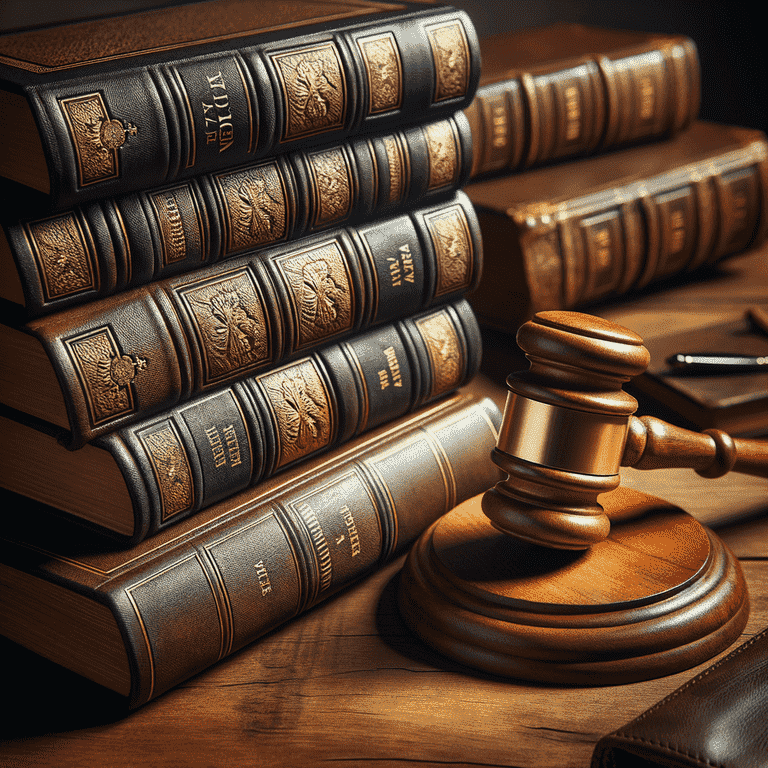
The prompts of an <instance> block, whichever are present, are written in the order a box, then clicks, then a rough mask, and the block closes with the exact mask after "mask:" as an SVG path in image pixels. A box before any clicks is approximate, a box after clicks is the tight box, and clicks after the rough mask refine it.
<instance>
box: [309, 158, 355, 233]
mask: <svg viewBox="0 0 768 768" xmlns="http://www.w3.org/2000/svg"><path fill="white" fill-rule="evenodd" d="M308 160H309V168H310V171H311V173H312V181H313V182H314V189H315V199H316V210H315V222H314V224H315V226H325V225H328V224H334V223H337V222H340V221H343V220H344V219H346V218H347V216H349V212H350V210H351V209H352V171H351V169H350V167H349V162H348V160H347V157H346V155H345V154H344V151H343V150H342V149H340V148H334V149H329V150H326V151H324V152H313V153H311V154H309V156H308Z"/></svg>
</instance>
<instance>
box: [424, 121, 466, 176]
mask: <svg viewBox="0 0 768 768" xmlns="http://www.w3.org/2000/svg"><path fill="white" fill-rule="evenodd" d="M425 135H426V138H427V148H428V150H429V188H430V189H439V188H440V187H445V186H448V185H449V184H453V183H454V182H455V180H456V178H457V176H458V174H459V150H458V147H457V145H456V137H455V136H454V134H453V129H452V128H451V124H450V123H449V122H448V121H447V120H442V121H441V122H439V123H432V124H431V125H429V126H427V128H426V131H425Z"/></svg>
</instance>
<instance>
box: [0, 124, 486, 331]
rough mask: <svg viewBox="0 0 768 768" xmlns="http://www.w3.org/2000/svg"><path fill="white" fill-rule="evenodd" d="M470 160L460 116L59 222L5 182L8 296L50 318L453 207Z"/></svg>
mask: <svg viewBox="0 0 768 768" xmlns="http://www.w3.org/2000/svg"><path fill="white" fill-rule="evenodd" d="M471 163H472V137H471V134H470V131H469V124H468V122H467V119H466V117H465V116H464V113H463V112H461V111H459V112H457V113H455V114H454V115H452V116H450V117H447V118H445V119H443V120H437V121H433V122H429V123H425V124H423V125H420V126H416V127H413V128H406V129H403V130H397V131H391V132H388V133H385V134H374V135H371V136H366V137H364V138H363V137H360V138H357V139H354V140H350V141H348V142H341V143H339V144H335V145H332V146H330V147H318V148H316V149H304V148H302V149H297V150H294V151H292V152H288V153H285V154H283V155H276V156H275V157H273V158H270V159H269V160H263V161H260V162H256V163H250V164H248V165H244V166H238V167H237V168H234V169H231V170H227V171H221V172H217V173H210V174H202V175H200V176H195V177H194V178H192V179H188V180H184V181H180V182H178V183H176V184H174V185H172V186H164V187H161V188H154V189H150V190H143V191H140V192H137V193H131V194H127V195H120V196H118V197H111V198H106V197H105V198H102V199H99V200H95V201H93V202H92V203H89V204H85V205H81V206H77V207H76V208H73V209H70V210H68V211H64V212H62V213H58V214H55V215H51V214H50V213H48V212H46V213H45V215H40V214H39V213H38V214H37V215H33V214H32V212H33V211H36V212H39V211H40V210H41V205H40V201H39V199H37V200H30V199H29V198H30V196H29V195H26V196H20V195H19V194H18V191H19V189H20V188H19V186H18V185H14V188H15V189H11V188H9V187H10V185H9V184H7V183H6V189H5V193H4V194H5V195H6V197H7V199H6V207H5V213H4V217H5V222H6V224H5V231H3V230H0V275H2V277H3V279H2V280H0V298H3V299H5V300H6V301H9V302H12V303H14V304H18V305H20V306H22V307H23V308H24V312H25V316H26V317H28V318H31V317H37V316H40V315H43V314H50V313H51V312H55V311H58V310H61V309H65V308H66V307H69V306H74V305H76V304H83V303H85V302H87V301H93V300H95V299H98V298H102V297H104V296H108V295H111V294H114V293H119V292H120V291H124V290H128V289H130V288H134V287H136V286H139V285H144V284H146V283H149V282H152V281H153V280H160V279H162V278H164V277H168V276H170V275H174V274H179V273H181V272H187V271H191V270H193V269H199V268H200V267H203V266H205V265H207V264H212V263H214V262H218V261H221V260H223V259H226V258H228V257H230V256H232V255H233V254H236V253H240V252H243V251H245V250H248V249H252V248H263V247H266V246H267V245H270V244H273V243H278V242H287V241H290V240H296V239H298V238H299V237H303V236H306V235H309V234H312V233H314V232H319V231H323V230H327V229H329V228H331V227H338V226H341V225H349V224H359V223H361V222H362V221H365V220H369V219H372V218H374V217H378V216H384V215H392V214H393V213H395V212H397V211H398V210H403V209H405V208H406V207H412V206H413V205H414V204H415V203H417V202H418V204H419V205H423V204H425V203H427V202H433V201H435V200H437V199H440V198H443V199H444V198H447V197H448V196H449V195H450V194H451V193H453V192H455V191H456V190H457V189H459V188H460V187H461V186H463V185H464V183H465V182H466V181H467V179H468V177H469V169H470V165H471ZM16 201H17V204H15V202H16ZM35 203H37V205H35ZM12 210H15V211H18V214H17V215H15V216H13V215H12V213H11V212H12Z"/></svg>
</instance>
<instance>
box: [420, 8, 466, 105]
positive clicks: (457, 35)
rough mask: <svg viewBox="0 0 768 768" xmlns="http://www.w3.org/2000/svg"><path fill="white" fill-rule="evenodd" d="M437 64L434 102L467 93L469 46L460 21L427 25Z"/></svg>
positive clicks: (433, 56)
mask: <svg viewBox="0 0 768 768" xmlns="http://www.w3.org/2000/svg"><path fill="white" fill-rule="evenodd" d="M427 36H428V37H429V43H430V46H431V47H432V59H433V62H434V67H435V96H434V101H435V102H440V101H445V100H447V99H456V98H460V97H461V96H464V95H465V94H466V92H467V88H468V87H469V71H470V65H469V45H468V42H467V33H466V31H465V30H464V26H463V25H462V23H461V22H460V21H458V20H456V21H451V22H448V23H444V24H435V25H433V26H430V27H427Z"/></svg>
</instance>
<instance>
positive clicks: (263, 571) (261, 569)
mask: <svg viewBox="0 0 768 768" xmlns="http://www.w3.org/2000/svg"><path fill="white" fill-rule="evenodd" d="M254 568H255V569H256V577H257V578H258V580H259V587H260V588H261V596H262V597H266V596H267V595H268V594H270V593H271V592H272V582H271V581H270V579H269V573H267V566H266V565H264V561H263V560H259V562H258V563H256V565H254Z"/></svg>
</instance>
